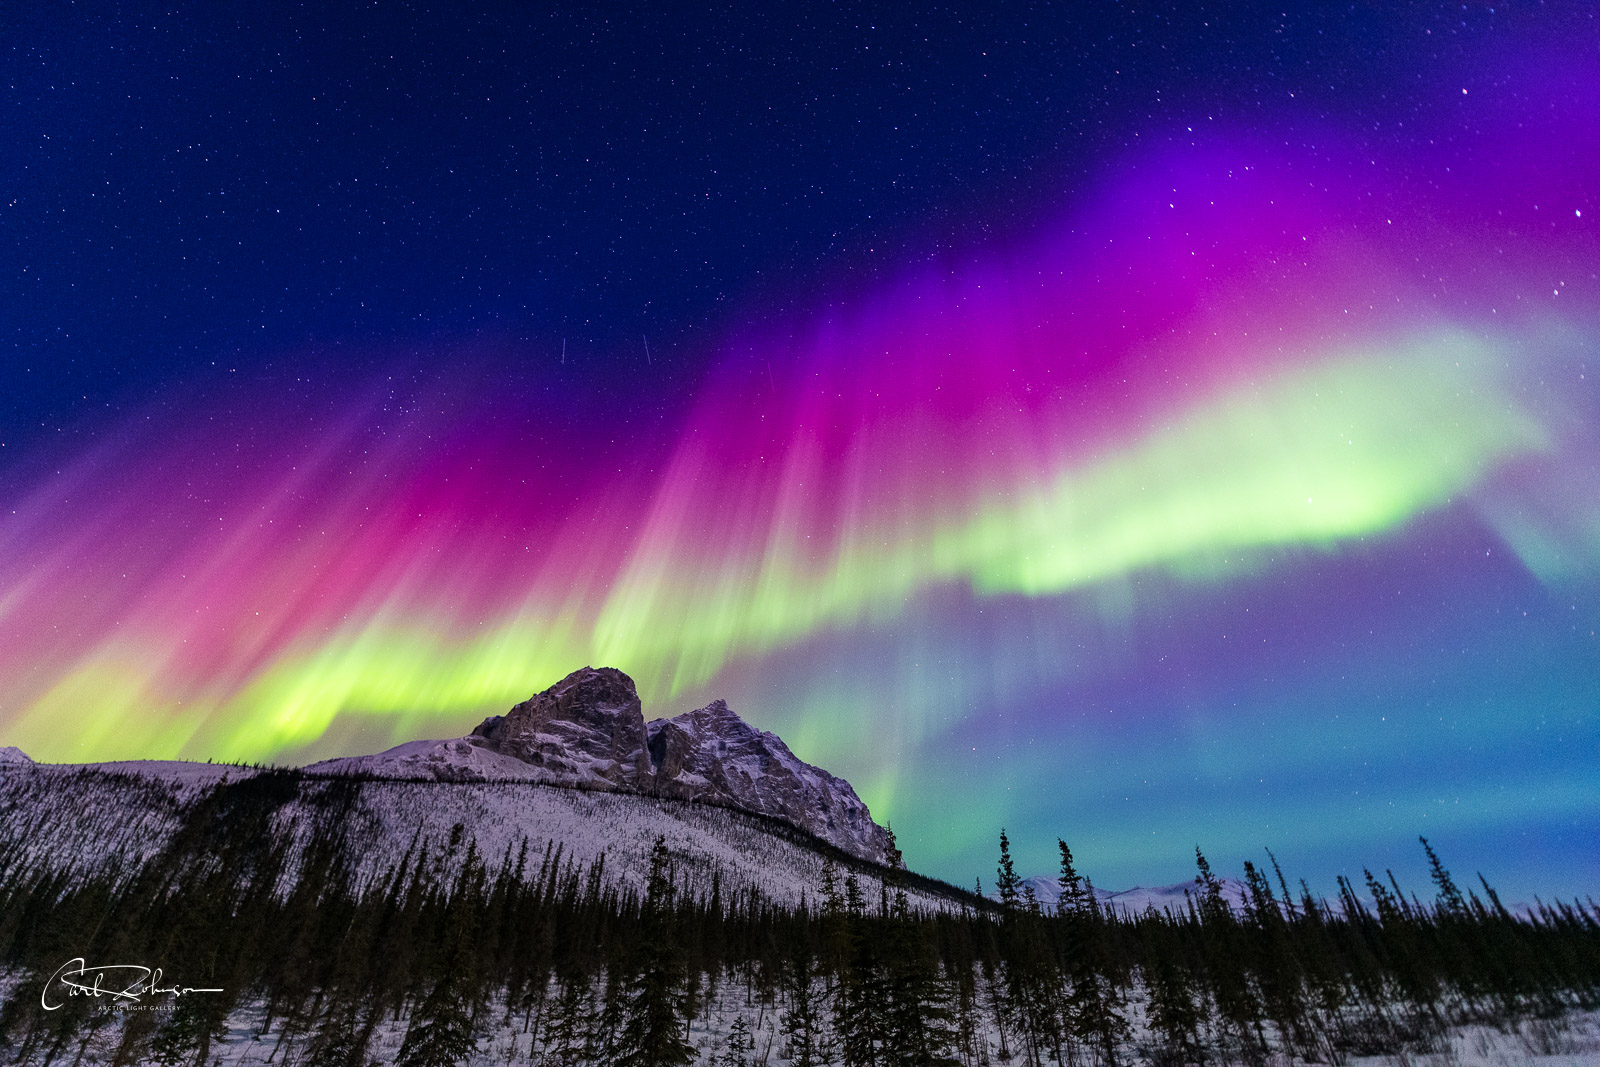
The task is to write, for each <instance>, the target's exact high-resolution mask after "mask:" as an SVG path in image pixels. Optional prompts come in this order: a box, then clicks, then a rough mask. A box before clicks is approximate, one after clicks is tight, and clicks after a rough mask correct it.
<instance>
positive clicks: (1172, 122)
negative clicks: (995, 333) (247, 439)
mask: <svg viewBox="0 0 1600 1067" xmlns="http://www.w3.org/2000/svg"><path fill="white" fill-rule="evenodd" d="M474 7H476V8H479V9H478V10H473V8H474ZM1505 18H1506V16H1505V15H1504V14H1503V13H1496V14H1490V13H1489V11H1488V9H1486V8H1484V7H1481V6H1480V7H1474V8H1473V9H1472V10H1471V11H1470V12H1469V11H1468V10H1467V9H1465V8H1457V7H1456V6H1455V5H1410V6H1408V7H1406V8H1404V9H1402V10H1400V11H1398V12H1397V11H1395V10H1394V9H1393V5H1358V6H1349V5H1320V6H1318V7H1317V8H1316V9H1315V10H1306V7H1305V5H1295V6H1294V10H1293V11H1291V12H1288V13H1284V12H1283V11H1282V10H1280V7H1279V6H1273V5H1264V4H1231V5H1222V6H1216V7H1212V6H1201V5H1167V6H1160V5H1157V6H1150V5H1134V4H1123V3H1089V4H1070V5H1030V4H1007V5H987V4H984V5H965V6H960V5H958V6H938V5H928V6H926V7H924V8H922V9H921V10H907V9H904V8H901V7H898V6H886V7H885V8H883V9H881V10H876V11H874V10H872V9H870V8H868V7H865V6H860V5H832V4H829V5H824V4H816V3H809V2H808V3H790V4H765V5H760V6H759V10H757V9H755V8H752V7H750V6H749V5H736V6H730V7H722V8H711V7H695V6H689V5H651V6H649V7H640V8H638V9H636V10H627V9H624V8H622V7H604V6H602V7H601V8H599V9H596V8H595V7H593V6H592V5H581V6H580V5H571V6H556V5H513V4H495V5H487V6H484V5H470V6H469V5H459V6H432V5H421V4H390V3H383V4H370V5H359V6H358V5H352V4H334V5H326V4H313V5H304V6H288V5H276V4H268V5H257V4H249V5H246V4H212V3H205V4H183V5H178V6H176V7H174V8H169V9H164V10H160V11H144V10H139V9H138V8H136V7H132V6H123V5H111V4H79V5H73V6H71V7H63V6H61V5H54V4H51V5H45V4H37V3H24V4H22V5H18V6H15V7H13V8H11V9H10V10H9V11H8V12H7V13H6V14H5V15H4V16H3V20H4V21H3V24H4V26H5V31H6V32H5V36H6V39H7V40H8V42H9V45H8V47H7V49H6V51H5V53H4V63H5V67H6V72H5V73H6V76H5V85H6V91H7V95H8V97H9V99H8V101H7V106H6V107H5V108H4V111H3V114H0V141H3V144H4V152H3V153H0V168H3V170H0V173H3V174H4V182H5V189H6V195H5V199H4V202H3V204H0V242H3V245H0V247H3V250H4V251H3V259H0V270H3V277H4V279H5V286H6V292H5V296H4V298H3V300H0V346H3V347H0V398H3V399H0V419H3V420H4V421H5V423H6V424H8V425H6V427H5V430H6V432H5V434H4V436H6V437H9V438H10V439H11V444H12V447H13V448H17V447H18V446H19V445H21V444H23V443H25V442H26V441H28V440H29V439H32V438H35V437H36V436H37V435H40V434H46V435H49V434H55V433H57V432H68V431H70V430H71V428H73V427H76V426H80V425H82V424H83V423H84V422H85V420H87V422H88V423H90V424H94V423H98V422H99V421H100V420H102V419H103V418H104V417H105V415H106V412H107V411H108V407H107V406H108V405H109V406H110V410H113V411H114V410H117V409H119V408H121V407H122V406H124V405H127V404H129V403H131V402H141V401H145V400H148V399H149V398H152V397H159V396H160V395H161V394H162V392H163V391H164V390H168V389H171V388H173V387H174V386H176V385H177V384H178V383H181V382H183V381H185V380H187V379H190V378H192V377H194V376H196V375H207V374H211V373H214V372H213V366H214V365H217V366H221V365H223V364H226V365H227V368H226V369H232V368H234V367H239V368H241V369H244V370H247V371H257V370H261V369H262V368H268V371H267V373H269V374H270V373H272V371H271V370H270V369H271V368H277V369H278V371H279V372H282V371H284V368H285V367H286V366H287V365H288V364H291V363H293V362H294V361H295V360H298V359H302V358H304V357H305V355H306V354H307V353H309V352H313V351H321V352H322V353H323V354H324V356H323V358H325V359H332V360H334V361H335V362H347V363H359V362H361V361H362V360H364V359H366V358H367V357H366V356H365V355H364V354H365V353H372V352H380V353H381V354H382V355H381V356H379V357H376V358H381V359H392V358H393V357H394V355H395V353H396V352H397V351H404V350H405V349H406V347H407V346H411V345H415V346H419V347H418V350H419V351H423V352H426V353H427V358H428V359H429V360H431V361H436V360H439V359H441V358H445V359H448V355H444V356H441V353H448V352H449V351H451V346H452V345H456V346H459V345H463V344H466V345H471V344H473V343H475V341H477V340H481V339H488V340H490V341H496V340H510V341H514V342H520V343H525V344H528V345H531V346H533V349H532V350H534V351H538V350H539V349H540V346H550V345H558V344H559V343H560V341H559V339H561V338H566V339H567V340H568V344H569V347H570V348H571V352H572V359H571V361H570V363H571V366H572V368H573V370H572V371H571V372H570V373H574V374H590V375H593V377H594V383H593V384H594V385H595V386H596V387H606V383H608V382H610V381H611V380H612V378H613V376H612V375H611V374H610V372H609V369H608V367H607V365H606V364H607V361H608V360H609V359H611V358H612V357H613V356H614V354H615V353H616V352H617V351H618V350H619V349H624V348H626V347H627V346H631V345H634V344H636V343H638V342H636V341H635V340H634V339H635V338H638V337H639V336H640V335H643V334H648V335H649V336H651V337H652V339H653V343H654V345H655V350H656V352H657V353H658V355H659V356H660V357H661V361H660V363H659V364H657V363H652V364H651V366H652V367H653V368H656V369H654V370H652V371H651V372H649V373H650V375H651V376H652V377H650V378H649V379H648V380H647V381H646V382H645V383H644V384H645V385H646V388H644V389H641V390H634V391H633V392H634V393H635V394H636V396H635V397H634V399H632V400H630V401H629V402H630V403H633V404H645V405H648V404H649V403H650V401H648V400H641V399H638V397H649V396H655V395H659V394H661V393H662V392H663V391H665V393H666V394H668V395H669V396H670V395H671V394H674V392H675V389H676V387H677V385H678V384H681V385H682V386H683V387H684V388H688V387H689V383H688V382H687V381H685V380H684V379H685V375H684V374H683V373H682V372H683V371H685V370H686V369H687V370H689V371H691V374H690V375H688V376H687V377H693V373H692V372H693V371H694V370H695V369H697V367H698V365H699V364H700V362H701V361H703V360H704V359H706V358H707V356H708V352H707V350H706V348H707V346H706V345H704V344H702V345H699V346H696V345H695V344H694V342H693V338H695V337H697V336H698V337H701V338H705V336H706V335H705V331H706V330H707V329H712V330H715V329H716V328H717V327H718V326H720V325H725V324H726V323H727V321H728V318H729V316H730V314H738V315H748V314H751V313H752V312H753V311H757V310H759V312H760V313H766V312H770V311H771V310H773V309H775V308H783V307H789V306H794V305H796V304H797V303H804V301H805V300H806V299H807V298H809V297H811V296H813V295H814V288H815V286H816V285H818V284H819V279H821V278H823V277H825V278H826V280H827V284H828V285H830V286H838V285H841V284H849V282H850V280H851V279H865V278H870V277H872V276H873V275H874V274H875V273H876V272H878V271H879V270H880V269H882V268H883V267H885V266H889V267H893V266H896V265H899V264H903V263H904V262H905V261H906V260H907V259H909V258H915V257H918V256H924V255H928V254H937V253H938V252H939V251H940V250H942V249H949V248H952V247H962V246H964V245H969V244H970V243H971V242H973V241H974V240H978V239H981V238H982V236H983V235H984V234H985V233H987V232H990V231H993V230H995V229H1003V228H1005V227H1008V226H1026V225H1028V224H1029V223H1031V222H1032V221H1033V220H1034V219H1035V216H1036V213H1037V211H1038V210H1039V209H1040V208H1041V206H1048V205H1050V204H1053V203H1055V202H1057V201H1058V200H1059V199H1060V198H1061V197H1062V195H1063V194H1064V192H1066V191H1070V189H1071V188H1072V187H1073V185H1074V183H1075V182H1076V181H1077V180H1078V179H1079V178H1080V177H1081V176H1082V175H1083V174H1084V173H1086V172H1087V170H1088V169H1089V168H1090V167H1092V166H1093V165H1094V164H1095V163H1096V161H1098V160H1100V159H1101V158H1103V157H1104V155H1105V154H1106V153H1107V152H1108V151H1115V150H1117V149H1118V148H1120V147H1121V146H1124V145H1126V144H1128V143H1131V142H1132V141H1133V140H1134V139H1135V138H1137V137H1139V136H1146V137H1148V136H1151V135H1153V134H1154V135H1159V134H1160V131H1161V130H1163V129H1165V128H1169V127H1173V126H1176V125H1177V124H1179V123H1189V122H1192V121H1196V120H1199V119H1208V120H1209V119H1212V118H1214V117H1231V118H1234V119H1238V118H1241V117H1248V115H1249V113H1250V112H1251V111H1252V110H1259V111H1261V112H1262V113H1264V114H1265V113H1270V111H1271V110H1272V109H1273V108H1274V107H1276V106H1278V104H1279V103H1280V102H1281V101H1282V100H1284V99H1286V98H1287V97H1288V94H1290V93H1295V94H1298V95H1299V97H1300V98H1301V100H1302V102H1303V101H1304V99H1305V98H1306V97H1307V96H1310V97H1312V98H1315V99H1316V100H1318V105H1317V106H1319V107H1322V108H1325V109H1328V110H1331V111H1337V112H1340V113H1342V114H1349V113H1351V112H1352V111H1356V112H1359V111H1360V109H1361V108H1362V107H1364V106H1368V105H1371V104H1373V103H1381V106H1382V109H1383V112H1384V113H1385V114H1394V113H1396V112H1397V111H1398V112H1400V113H1403V112H1404V110H1405V108H1406V106H1407V104H1406V101H1405V100H1404V99H1403V95H1404V92H1405V91H1406V86H1407V85H1408V84H1410V81H1414V80H1416V79H1409V80H1408V79H1406V78H1399V77H1396V76H1395V71H1396V67H1397V65H1404V66H1407V67H1412V68H1416V69H1417V70H1424V69H1425V68H1426V66H1427V63H1428V62H1429V57H1430V55H1434V54H1436V53H1440V52H1445V53H1449V52H1451V51H1453V50H1455V49H1458V48H1459V47H1460V46H1461V45H1462V44H1463V42H1465V41H1468V40H1471V39H1478V40H1481V39H1482V38H1483V37H1484V35H1486V34H1491V33H1496V32H1504V28H1503V26H1501V23H1502V22H1503V21H1504V20H1505ZM1536 21H1538V22H1539V25H1538V26H1537V27H1536V28H1538V29H1539V30H1540V32H1549V31H1550V30H1551V29H1552V27H1550V26H1549V25H1547V24H1546V23H1547V22H1548V20H1547V19H1546V20H1536ZM1419 77H1420V75H1419ZM1397 94H1399V95H1400V96H1401V97H1402V98H1401V99H1396V98H1395V97H1396V95H1397ZM730 309H737V310H736V312H730ZM697 331H699V333H698V334H697ZM286 361H288V363H286ZM669 404H670V401H669ZM13 454H15V453H13Z"/></svg>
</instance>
